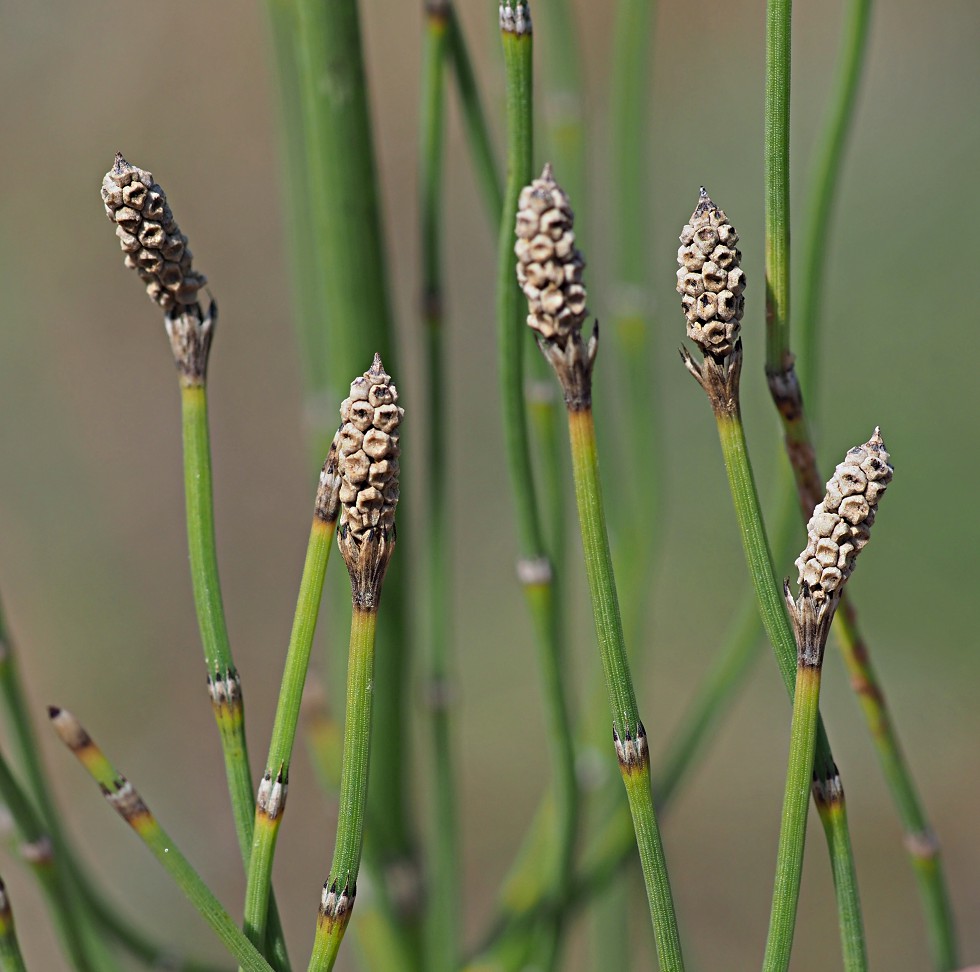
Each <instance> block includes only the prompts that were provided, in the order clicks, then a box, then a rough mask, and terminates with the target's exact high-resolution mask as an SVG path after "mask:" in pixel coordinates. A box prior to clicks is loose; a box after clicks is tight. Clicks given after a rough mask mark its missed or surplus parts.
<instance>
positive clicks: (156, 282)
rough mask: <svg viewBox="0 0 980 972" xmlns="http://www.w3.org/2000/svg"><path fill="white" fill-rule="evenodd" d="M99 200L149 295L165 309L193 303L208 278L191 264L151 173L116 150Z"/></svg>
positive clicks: (184, 237) (177, 229) (175, 223)
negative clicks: (133, 163)
mask: <svg viewBox="0 0 980 972" xmlns="http://www.w3.org/2000/svg"><path fill="white" fill-rule="evenodd" d="M102 202H103V203H104V204H105V211H106V215H107V216H108V217H109V219H110V220H111V221H112V222H113V223H114V224H115V226H116V236H117V237H118V238H119V245H120V246H121V247H122V250H123V253H125V254H126V258H125V263H126V266H127V267H129V268H130V269H132V270H135V271H136V273H137V274H138V275H139V277H140V279H141V280H142V281H143V282H144V283H145V284H146V292H147V294H149V296H150V298H151V299H152V300H154V301H156V303H158V304H159V305H160V306H161V307H162V308H163V309H164V310H165V311H167V312H171V311H174V310H180V309H182V308H186V307H189V306H194V305H196V304H197V299H198V291H199V290H200V289H201V288H202V287H203V286H204V285H205V284H206V283H207V278H206V277H205V276H204V274H202V273H199V272H198V271H196V270H194V269H193V266H192V259H193V258H192V256H191V251H190V250H189V249H188V248H187V237H186V236H184V234H183V233H181V231H180V227H179V226H178V225H177V221H176V220H175V219H174V215H173V213H172V212H171V211H170V206H169V205H168V203H167V196H166V193H164V191H163V189H161V188H160V186H159V185H158V184H157V183H156V182H155V181H154V179H153V174H152V173H150V172H147V171H146V170H145V169H141V168H139V167H138V166H135V165H130V163H129V162H127V161H126V160H125V159H124V158H123V157H122V154H121V153H119V152H117V153H116V158H115V161H114V162H113V165H112V168H111V169H110V170H109V171H108V172H107V173H106V174H105V178H104V179H103V180H102Z"/></svg>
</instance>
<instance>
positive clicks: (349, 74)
mask: <svg viewBox="0 0 980 972" xmlns="http://www.w3.org/2000/svg"><path fill="white" fill-rule="evenodd" d="M290 2H291V3H292V6H293V8H294V9H295V10H296V12H297V15H296V22H297V28H298V39H297V49H298V51H299V62H300V71H299V76H300V88H301V95H302V102H303V117H304V131H305V133H306V141H305V143H304V145H303V146H297V150H298V151H301V152H303V154H304V156H305V158H306V160H307V163H306V164H307V177H308V179H309V191H310V203H311V209H312V213H313V236H314V246H315V252H316V268H317V273H318V274H319V276H320V277H321V278H322V283H323V294H324V296H323V304H324V307H323V313H324V316H325V326H326V334H327V346H328V349H329V356H328V364H327V380H328V385H327V387H326V389H325V397H326V400H328V401H331V402H336V401H339V400H340V399H342V398H343V397H344V391H345V389H346V387H347V383H348V382H349V381H350V376H351V375H355V374H359V373H360V372H361V370H362V369H363V362H364V361H370V360H371V358H372V357H373V355H374V354H375V353H376V352H377V353H380V354H381V357H382V358H383V359H384V361H385V363H386V364H387V365H388V366H389V367H390V368H392V370H394V366H395V365H396V358H397V355H396V348H395V341H394V326H393V318H392V310H391V300H390V290H389V284H390V281H389V278H388V272H387V260H386V258H385V252H384V233H383V229H382V214H381V205H380V189H379V184H378V177H377V165H376V159H375V151H374V140H373V135H372V129H371V112H370V104H369V100H368V82H367V75H366V72H365V67H364V52H363V44H362V40H361V26H360V15H359V10H358V3H357V0H336V2H331V3H326V2H324V0H290ZM339 147H342V148H339ZM334 421H336V419H334ZM406 492H407V491H405V490H403V497H402V502H403V503H404V502H405V499H406ZM406 583H407V579H406V577H405V573H404V572H403V571H402V569H400V567H399V566H398V565H395V566H393V568H392V570H391V572H390V573H389V576H388V578H387V581H386V584H385V599H386V608H385V617H386V620H385V622H384V623H383V624H382V625H381V626H380V628H379V630H378V640H379V645H380V650H379V652H378V679H377V681H378V685H379V686H381V689H380V691H381V692H382V693H387V694H384V695H382V696H379V701H380V703H381V704H379V706H378V713H377V723H378V725H377V730H378V731H377V743H376V746H375V753H374V758H373V760H372V770H371V775H372V783H371V796H370V799H371V802H372V804H374V805H375V807H376V809H377V813H376V814H374V816H375V817H376V818H377V819H378V820H380V821H382V822H383V826H381V827H379V828H378V829H377V830H375V831H372V833H371V835H370V840H369V842H368V848H367V854H368V859H369V864H372V869H373V870H374V871H375V872H376V873H377V875H378V877H379V881H378V886H379V892H380V893H381V894H382V895H384V896H385V897H390V895H391V889H390V888H389V886H388V881H387V880H386V874H387V873H388V872H389V870H390V869H391V868H393V867H397V868H398V869H399V870H401V871H402V872H405V871H406V870H407V871H408V872H410V873H411V874H412V875H413V876H416V875H417V871H418V863H417V861H416V859H415V841H414V835H413V827H412V821H411V816H410V811H411V806H412V801H411V799H410V795H409V783H410V780H411V779H412V763H411V760H410V755H409V742H410V738H411V734H410V733H409V732H408V731H407V719H408V700H409V693H408V692H406V691H405V688H404V686H405V685H407V684H408V681H409V674H408V665H409V660H410V657H411V642H410V637H409V634H408V632H409V629H410V627H411V626H410V623H409V619H408V616H407V596H406ZM388 910H389V911H392V909H388ZM418 919H419V915H418V914H416V913H414V912H412V913H400V926H401V932H402V933H403V935H404V937H405V941H406V947H407V948H410V949H411V950H413V951H415V950H417V948H418V943H417V941H416V938H417V935H418V932H419V928H418V927H417V922H418Z"/></svg>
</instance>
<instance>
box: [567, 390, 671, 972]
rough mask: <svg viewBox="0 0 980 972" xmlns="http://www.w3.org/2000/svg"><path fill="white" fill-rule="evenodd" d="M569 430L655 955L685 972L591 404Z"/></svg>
mask: <svg viewBox="0 0 980 972" xmlns="http://www.w3.org/2000/svg"><path fill="white" fill-rule="evenodd" d="M568 430H569V438H570V440H571V451H572V471H573V475H574V478H575V499H576V501H577V504H578V511H579V525H580V527H581V530H582V546H583V548H584V552H585V566H586V573H587V575H588V579H589V590H590V592H591V595H592V609H593V614H594V616H595V626H596V634H597V636H598V641H599V653H600V656H601V658H602V669H603V674H604V675H605V679H606V689H607V692H608V694H609V705H610V708H611V710H612V719H613V732H614V735H615V740H616V749H617V755H618V756H619V761H620V769H621V771H622V775H623V783H624V784H625V786H626V795H627V797H628V799H629V805H630V812H631V814H632V816H633V827H634V830H635V832H636V842H637V846H638V848H639V851H640V863H641V865H642V867H643V879H644V882H645V884H646V889H647V899H648V901H649V904H650V915H651V918H652V920H653V926H654V931H655V932H656V939H657V955H658V957H659V959H660V968H661V969H662V970H663V972H667V970H678V969H683V968H684V961H683V958H682V956H681V945H680V935H679V933H678V930H677V920H676V918H675V916H674V902H673V897H672V895H671V890H670V881H669V878H668V875H667V866H666V861H665V859H664V853H663V847H662V845H661V841H660V831H659V828H658V827H657V820H656V814H655V812H654V808H653V797H652V794H651V790H650V760H649V754H648V752H647V749H646V732H645V730H644V729H643V725H642V723H641V722H640V715H639V711H638V710H637V706H636V697H635V695H634V692H633V681H632V678H631V676H630V671H629V663H628V662H627V659H626V645H625V643H624V640H623V625H622V621H621V620H620V614H619V601H618V598H617V596H616V581H615V577H614V575H613V567H612V557H611V556H610V553H609V540H608V537H607V535H606V524H605V515H604V512H603V505H602V492H601V487H600V483H599V464H598V458H597V455H596V439H595V425H594V422H593V418H592V411H591V409H588V408H583V409H577V410H572V409H570V410H569V412H568Z"/></svg>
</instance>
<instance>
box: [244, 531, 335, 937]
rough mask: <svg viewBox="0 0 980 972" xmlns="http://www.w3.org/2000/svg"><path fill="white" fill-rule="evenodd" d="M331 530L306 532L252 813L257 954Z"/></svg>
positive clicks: (249, 896) (251, 902)
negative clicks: (266, 751)
mask: <svg viewBox="0 0 980 972" xmlns="http://www.w3.org/2000/svg"><path fill="white" fill-rule="evenodd" d="M335 528H336V520H335V519H330V520H324V519H321V517H320V516H319V515H317V516H315V517H314V519H313V526H312V528H311V529H310V539H309V543H308V545H307V548H306V561H305V563H304V565H303V576H302V579H301V580H300V586H299V596H298V598H297V602H296V613H295V615H294V617H293V627H292V631H291V633H290V636H289V647H288V648H287V649H286V661H285V665H284V669H283V676H282V685H281V687H280V690H279V703H278V705H277V707H276V717H275V721H274V722H273V726H272V740H271V742H270V744H269V758H268V760H267V762H266V773H265V777H264V778H263V782H262V787H261V788H260V793H261V794H262V799H260V800H259V801H258V805H257V806H256V809H255V825H254V834H253V838H252V855H251V858H250V860H249V867H248V884H247V887H246V891H245V934H246V935H248V937H249V939H250V940H251V942H252V943H253V944H254V945H255V947H256V948H258V950H259V951H260V952H261V951H264V949H265V938H266V918H267V914H268V910H269V896H270V894H271V891H272V861H273V857H274V856H275V852H276V840H277V838H278V836H279V827H280V825H281V824H282V814H283V811H284V810H285V800H286V787H287V786H288V784H289V769H290V764H291V762H292V755H293V743H294V741H295V739H296V726H297V724H298V722H299V709H300V701H301V699H302V696H303V686H304V685H305V684H306V672H307V668H308V667H309V662H310V651H311V649H312V647H313V635H314V633H315V632H316V621H317V615H318V614H319V611H320V600H321V597H322V595H323V579H324V575H325V574H326V570H327V562H328V561H329V559H330V551H331V549H332V548H333V538H334V532H335Z"/></svg>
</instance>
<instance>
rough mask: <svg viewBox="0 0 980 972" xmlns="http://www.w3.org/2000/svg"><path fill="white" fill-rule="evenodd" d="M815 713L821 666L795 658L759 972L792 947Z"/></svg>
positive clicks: (772, 967)
mask: <svg viewBox="0 0 980 972" xmlns="http://www.w3.org/2000/svg"><path fill="white" fill-rule="evenodd" d="M819 715H820V669H819V668H818V667H811V666H808V665H803V664H800V665H799V666H798V668H797V673H796V689H795V692H794V694H793V721H792V724H791V726H790V747H789V766H788V768H787V771H786V789H785V793H784V795H783V812H782V822H781V825H780V829H779V849H778V851H777V853H776V880H775V884H774V887H773V892H772V908H771V910H770V912H769V936H768V938H767V940H766V953H765V956H764V957H763V960H762V968H763V972H785V970H786V969H788V968H789V959H790V954H791V953H792V950H793V934H794V930H795V928H796V911H797V907H798V905H799V901H800V881H801V880H802V878H803V850H804V847H805V844H806V818H807V812H808V811H809V809H810V786H811V783H812V777H813V754H814V747H815V745H816V741H817V724H818V717H819Z"/></svg>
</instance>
